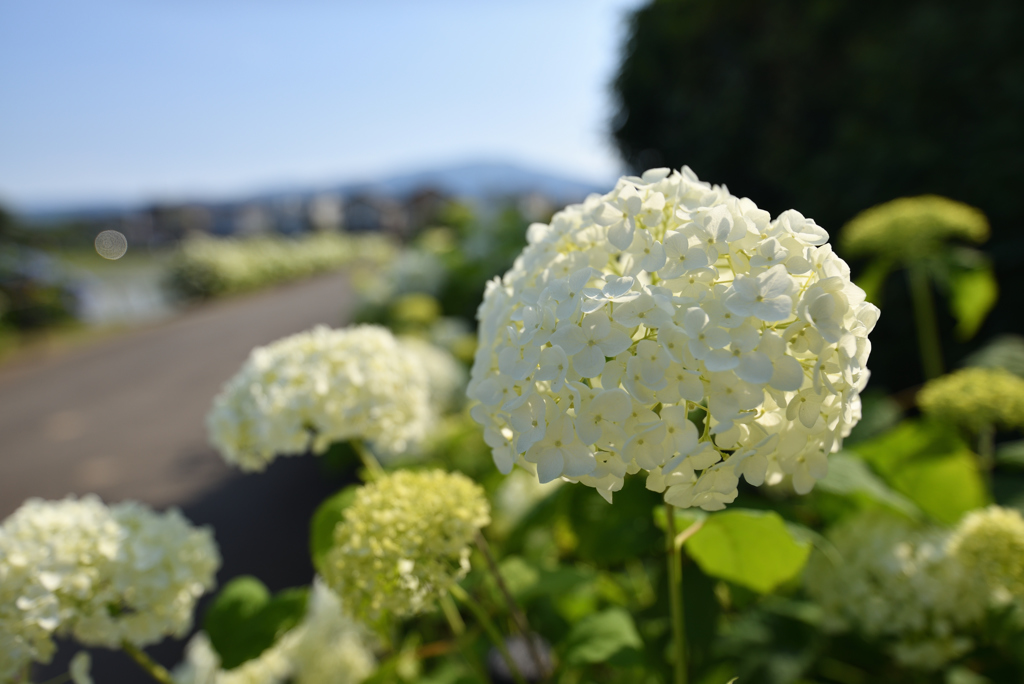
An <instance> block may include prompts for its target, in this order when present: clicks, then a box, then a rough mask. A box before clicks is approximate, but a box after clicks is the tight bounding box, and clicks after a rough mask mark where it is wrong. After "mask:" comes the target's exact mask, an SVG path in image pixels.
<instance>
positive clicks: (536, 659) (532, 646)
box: [476, 530, 550, 681]
mask: <svg viewBox="0 0 1024 684" xmlns="http://www.w3.org/2000/svg"><path fill="white" fill-rule="evenodd" d="M476 545H477V548H478V549H480V553H481V554H483V557H484V560H486V561H487V569H488V570H490V571H491V574H492V575H494V581H495V583H496V584H497V585H498V589H499V590H500V591H501V595H502V597H504V599H505V604H506V605H507V606H508V612H509V614H510V615H511V616H512V620H513V622H515V623H516V629H518V630H519V633H520V634H522V635H523V638H524V639H526V648H527V650H529V652H530V658H531V659H532V660H533V664H534V666H535V667H536V668H537V672H538V673H539V674H540V676H541V681H544V680H546V679H547V678H548V674H550V673H549V672H548V668H547V666H546V665H545V664H544V659H543V658H542V657H541V655H540V651H538V650H537V642H536V641H535V640H534V639H533V634H532V633H531V632H530V624H529V623H528V622H527V621H526V614H525V613H523V611H522V610H521V609H520V608H519V604H518V603H516V600H515V598H514V597H513V596H512V592H511V591H509V589H508V585H507V584H505V579H504V578H503V577H502V576H501V569H500V568H498V563H497V561H496V560H495V559H494V555H493V554H491V547H490V545H489V544H488V543H487V539H486V538H485V537H484V535H483V533H481V532H480V531H479V530H477V533H476Z"/></svg>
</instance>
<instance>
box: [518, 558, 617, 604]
mask: <svg viewBox="0 0 1024 684" xmlns="http://www.w3.org/2000/svg"><path fill="white" fill-rule="evenodd" d="M500 569H501V576H502V578H503V579H504V580H505V584H506V585H507V586H508V589H509V591H510V592H512V595H513V596H515V597H516V599H518V600H520V601H522V602H523V603H528V602H530V601H532V600H534V599H537V598H557V597H560V596H565V595H567V594H569V593H571V592H573V591H575V590H578V589H580V588H582V587H584V586H585V585H588V584H590V583H592V582H593V581H594V580H595V579H596V578H597V574H596V573H595V572H594V571H593V570H592V569H590V568H587V567H572V566H566V565H559V566H557V567H555V568H552V569H548V568H541V567H538V566H536V565H533V564H531V563H530V562H528V561H526V560H524V559H523V558H522V557H520V556H509V557H507V558H505V559H504V560H503V561H502V562H501V566H500Z"/></svg>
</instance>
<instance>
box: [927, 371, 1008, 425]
mask: <svg viewBox="0 0 1024 684" xmlns="http://www.w3.org/2000/svg"><path fill="white" fill-rule="evenodd" d="M917 405H918V406H920V407H921V410H922V411H923V412H924V413H926V414H928V415H930V416H933V417H935V418H937V419H938V420H941V421H943V422H951V423H955V424H957V425H961V426H963V427H966V428H968V429H970V430H973V431H978V430H979V429H981V428H983V427H985V426H987V425H994V426H997V427H1000V428H1006V429H1024V378H1020V377H1018V376H1016V375H1014V374H1013V373H1010V372H1009V371H1005V370H1003V369H1001V368H965V369H963V370H959V371H956V372H955V373H950V374H949V375H944V376H942V377H941V378H936V379H935V380H932V381H930V382H928V383H927V384H926V385H925V386H924V388H923V389H922V390H921V391H920V392H919V393H918V395H917Z"/></svg>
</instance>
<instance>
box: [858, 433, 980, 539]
mask: <svg viewBox="0 0 1024 684" xmlns="http://www.w3.org/2000/svg"><path fill="white" fill-rule="evenodd" d="M851 449H852V450H853V451H855V452H857V453H858V454H860V455H861V456H862V457H863V458H864V459H865V460H866V461H867V462H868V463H870V464H871V465H872V466H873V467H874V469H875V471H876V472H877V473H878V474H879V475H881V476H882V478H883V479H884V480H885V481H886V482H888V483H889V486H891V487H892V488H893V489H895V490H896V491H897V492H900V493H901V494H904V495H906V496H907V497H908V498H909V499H910V500H911V501H913V502H914V503H915V504H917V506H918V507H919V508H920V509H921V510H922V511H924V512H925V513H927V514H928V515H930V516H931V517H933V518H935V519H936V520H938V521H939V522H943V523H948V524H952V523H955V522H956V521H957V520H959V519H960V518H961V516H963V514H964V513H966V512H967V511H969V510H971V509H974V508H978V507H981V506H984V505H986V504H987V503H988V493H987V491H986V488H985V484H984V482H983V481H982V478H981V474H980V473H979V472H978V464H977V458H976V457H975V455H974V454H973V453H972V452H971V450H970V449H969V448H968V447H967V445H966V444H964V442H963V441H962V440H961V439H960V437H959V435H957V433H956V432H955V431H954V429H953V428H952V427H949V426H946V425H941V424H937V423H931V422H926V421H916V420H908V421H904V422H902V423H900V424H899V425H898V426H897V427H896V428H895V429H893V430H891V431H889V432H887V433H885V434H883V435H881V436H880V437H876V438H875V439H872V440H870V441H867V442H861V443H860V444H856V445H854V446H853V447H851Z"/></svg>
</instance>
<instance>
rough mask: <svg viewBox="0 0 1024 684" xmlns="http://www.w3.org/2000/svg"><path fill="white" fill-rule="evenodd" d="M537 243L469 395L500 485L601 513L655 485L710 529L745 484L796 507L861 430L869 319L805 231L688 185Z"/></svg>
mask: <svg viewBox="0 0 1024 684" xmlns="http://www.w3.org/2000/svg"><path fill="white" fill-rule="evenodd" d="M527 238H528V243H529V244H528V245H527V247H526V248H525V249H524V251H523V253H522V254H521V255H520V256H519V258H518V259H517V260H516V262H515V264H514V265H513V267H512V268H511V269H510V270H509V271H508V273H506V274H505V276H504V277H503V278H501V279H495V280H494V281H492V282H491V283H490V284H489V285H488V288H487V291H486V294H485V295H484V301H483V303H482V305H481V307H480V310H479V313H478V317H479V320H480V333H479V338H480V344H479V348H478V351H477V355H476V359H475V363H474V366H473V371H472V379H471V381H470V385H469V389H468V392H469V396H470V397H471V398H472V399H474V400H476V401H477V402H479V404H478V405H477V406H476V407H474V409H473V416H474V418H475V419H476V420H477V421H478V422H479V423H481V424H482V425H483V426H484V428H485V438H486V440H487V442H488V444H489V445H490V446H491V447H492V449H493V455H494V461H495V463H496V464H497V466H498V468H499V469H500V470H501V471H502V472H504V473H508V472H510V471H511V470H512V468H513V466H514V465H515V464H516V463H517V462H519V463H521V464H523V465H524V466H525V467H528V468H529V467H532V466H530V465H527V464H533V465H535V467H536V470H537V473H538V475H539V477H540V480H541V481H542V482H548V481H551V480H553V479H555V478H558V477H562V478H565V479H568V480H572V481H579V482H582V483H584V484H586V485H589V486H592V487H595V488H596V489H597V490H598V492H600V493H601V495H602V496H604V497H605V498H606V499H608V500H609V501H610V500H611V498H612V492H614V491H617V490H618V489H619V488H621V487H622V483H623V477H624V476H625V475H626V473H633V472H637V471H639V470H644V471H647V473H648V474H649V475H648V480H647V483H648V487H650V488H651V489H654V490H655V491H663V492H665V500H666V501H667V502H669V503H671V504H673V505H676V506H681V507H689V506H700V507H702V508H705V509H707V510H716V509H721V508H723V507H724V506H725V504H727V503H730V502H732V501H733V500H734V499H735V497H736V494H737V484H738V482H739V478H740V476H743V477H744V478H746V480H747V481H748V482H750V483H751V484H754V485H760V484H762V483H763V482H766V481H768V482H771V483H773V482H778V481H780V480H781V479H782V478H783V476H784V475H790V476H792V482H793V486H794V487H795V489H796V490H797V491H798V492H801V493H803V492H807V491H809V490H810V489H811V488H812V487H813V485H814V482H815V481H816V480H818V479H820V478H821V477H823V476H824V475H825V472H826V469H827V460H826V456H827V454H828V453H830V452H832V451H835V450H837V449H838V448H839V446H840V444H841V441H842V438H843V437H844V436H846V435H847V434H848V433H849V431H850V429H851V427H852V426H853V425H854V424H855V423H856V422H857V420H858V419H859V418H860V399H859V393H860V391H861V389H862V388H863V387H864V384H865V383H866V382H867V378H868V372H867V368H866V367H865V363H866V361H867V357H868V353H869V351H870V348H871V345H870V343H869V341H868V339H867V335H868V333H869V332H870V331H871V329H872V328H873V327H874V324H875V322H876V320H877V318H878V309H877V308H875V307H874V306H872V305H871V304H869V303H867V302H866V301H865V300H864V293H863V291H862V290H861V289H860V288H858V287H857V286H855V285H854V284H853V283H852V282H851V281H850V271H849V268H848V267H847V265H846V264H845V263H844V262H843V260H842V259H840V258H838V257H837V256H836V255H835V254H834V253H833V252H832V249H831V247H830V246H829V245H827V244H826V242H827V240H828V234H827V233H826V232H825V231H824V230H823V229H822V228H820V227H819V226H818V225H817V224H815V223H814V221H812V220H810V219H807V218H804V217H803V216H802V215H801V214H800V213H799V212H796V211H792V210H790V211H786V212H784V213H782V214H781V215H780V216H779V217H778V218H776V219H775V220H771V217H770V216H769V214H768V213H767V212H765V211H762V210H760V209H758V208H757V207H756V206H755V205H754V203H753V202H751V201H750V200H748V199H741V198H737V197H734V196H732V195H730V194H729V192H728V190H727V189H726V188H725V187H723V186H711V185H709V184H707V183H703V182H701V181H699V180H698V179H697V177H696V176H695V175H694V174H693V172H692V171H690V170H689V169H688V168H685V167H684V168H683V169H682V171H681V172H670V171H669V170H668V169H654V170H651V171H648V172H646V173H644V174H643V176H642V177H626V178H622V179H620V180H619V182H618V184H617V185H616V187H615V189H614V190H612V191H611V192H610V193H608V194H606V195H604V196H597V195H592V196H590V197H589V198H588V199H587V200H586V201H585V202H584V203H583V204H577V205H572V206H569V207H567V208H566V209H564V210H563V211H561V212H559V213H557V214H556V215H555V216H554V218H553V219H552V220H551V224H550V225H546V224H533V225H532V226H530V228H529V231H528V234H527ZM702 407H705V408H702ZM695 410H700V411H701V412H702V413H701V414H700V417H699V419H698V421H697V422H698V424H700V425H701V426H702V429H698V428H697V427H696V426H695V424H694V422H691V421H690V420H689V418H688V415H690V414H691V413H692V412H694V411H695ZM524 462H525V463H524Z"/></svg>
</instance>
